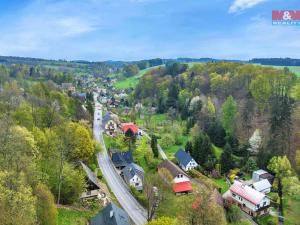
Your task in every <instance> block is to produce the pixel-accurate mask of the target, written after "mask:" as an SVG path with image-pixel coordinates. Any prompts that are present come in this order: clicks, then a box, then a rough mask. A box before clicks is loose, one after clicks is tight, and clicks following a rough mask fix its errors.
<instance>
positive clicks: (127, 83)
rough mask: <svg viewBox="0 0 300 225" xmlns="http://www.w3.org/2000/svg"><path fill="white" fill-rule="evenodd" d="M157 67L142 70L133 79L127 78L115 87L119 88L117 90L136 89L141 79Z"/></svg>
mask: <svg viewBox="0 0 300 225" xmlns="http://www.w3.org/2000/svg"><path fill="white" fill-rule="evenodd" d="M156 67H157V66H155V67H149V68H147V69H144V70H140V72H139V73H138V74H137V75H134V76H132V77H128V78H125V79H123V80H119V81H118V82H116V83H115V84H114V87H115V88H117V89H129V88H134V87H135V86H136V85H137V84H138V82H139V79H140V78H141V77H142V76H144V74H145V73H146V72H148V71H149V70H151V69H153V68H156Z"/></svg>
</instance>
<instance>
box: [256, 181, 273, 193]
mask: <svg viewBox="0 0 300 225" xmlns="http://www.w3.org/2000/svg"><path fill="white" fill-rule="evenodd" d="M253 187H254V189H256V190H257V191H263V190H266V189H269V188H271V187H272V185H271V184H270V182H269V181H268V179H263V180H261V181H258V182H255V183H253Z"/></svg>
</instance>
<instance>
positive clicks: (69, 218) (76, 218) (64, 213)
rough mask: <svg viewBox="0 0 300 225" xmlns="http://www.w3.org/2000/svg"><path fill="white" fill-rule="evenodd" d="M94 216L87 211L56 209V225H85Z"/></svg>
mask: <svg viewBox="0 0 300 225" xmlns="http://www.w3.org/2000/svg"><path fill="white" fill-rule="evenodd" d="M94 215H95V213H92V212H89V211H78V210H74V209H67V208H58V225H86V224H87V222H88V220H89V219H90V218H92V217H93V216H94Z"/></svg>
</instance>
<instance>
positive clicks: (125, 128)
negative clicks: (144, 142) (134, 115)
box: [121, 123, 141, 135]
mask: <svg viewBox="0 0 300 225" xmlns="http://www.w3.org/2000/svg"><path fill="white" fill-rule="evenodd" d="M121 130H122V131H123V133H124V134H126V133H127V132H129V131H130V132H131V133H132V134H133V135H140V134H141V132H140V130H139V128H138V126H136V125H135V124H134V123H122V124H121Z"/></svg>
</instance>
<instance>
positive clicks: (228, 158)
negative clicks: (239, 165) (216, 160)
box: [221, 143, 233, 173]
mask: <svg viewBox="0 0 300 225" xmlns="http://www.w3.org/2000/svg"><path fill="white" fill-rule="evenodd" d="M232 167H233V160H232V149H231V146H230V145H229V144H228V143H226V145H225V147H224V151H223V153H222V155H221V171H222V173H226V172H228V171H229V170H230V169H232Z"/></svg>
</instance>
